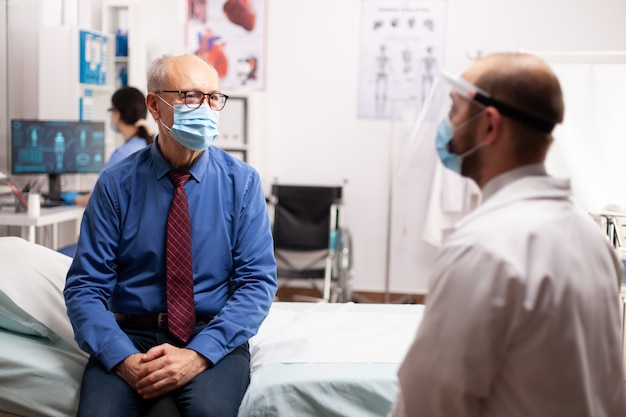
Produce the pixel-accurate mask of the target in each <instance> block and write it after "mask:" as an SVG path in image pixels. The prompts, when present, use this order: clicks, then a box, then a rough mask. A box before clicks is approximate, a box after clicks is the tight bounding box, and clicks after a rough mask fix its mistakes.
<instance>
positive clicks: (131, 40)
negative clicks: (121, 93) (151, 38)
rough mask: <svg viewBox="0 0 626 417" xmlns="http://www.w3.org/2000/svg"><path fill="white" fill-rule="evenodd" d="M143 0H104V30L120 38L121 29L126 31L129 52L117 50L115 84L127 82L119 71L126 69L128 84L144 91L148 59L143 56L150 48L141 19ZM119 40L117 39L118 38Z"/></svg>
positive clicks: (117, 86)
mask: <svg viewBox="0 0 626 417" xmlns="http://www.w3.org/2000/svg"><path fill="white" fill-rule="evenodd" d="M140 10H141V4H140V2H138V1H135V0H104V1H103V2H102V31H103V32H106V33H109V34H110V35H111V36H113V38H114V39H116V34H117V32H118V31H121V32H122V33H125V34H126V55H123V56H119V55H117V54H115V53H114V62H115V74H116V77H115V87H116V89H117V88H119V87H121V86H122V85H124V83H123V82H122V79H121V78H120V76H119V74H120V71H121V70H122V69H125V71H126V84H127V85H131V86H133V87H136V88H139V89H140V90H142V91H144V90H145V88H146V87H145V86H146V74H145V72H146V63H145V60H142V59H141V57H142V56H143V54H145V52H146V50H147V48H146V43H145V39H144V36H143V30H142V27H143V23H142V21H141V19H140V15H141V12H140ZM116 43H117V42H116Z"/></svg>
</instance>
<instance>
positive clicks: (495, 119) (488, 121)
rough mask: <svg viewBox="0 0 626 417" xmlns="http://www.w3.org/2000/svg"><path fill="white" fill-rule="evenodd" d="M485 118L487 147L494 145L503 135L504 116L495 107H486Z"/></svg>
mask: <svg viewBox="0 0 626 417" xmlns="http://www.w3.org/2000/svg"><path fill="white" fill-rule="evenodd" d="M483 112H484V114H485V116H484V118H485V121H484V129H485V130H484V134H485V139H484V140H485V143H486V144H487V145H492V144H494V143H495V142H496V141H497V140H498V139H499V138H500V136H501V135H502V128H503V126H502V124H503V122H504V121H503V120H502V115H501V114H500V112H499V111H498V110H497V109H496V108H495V107H486V108H485V110H483Z"/></svg>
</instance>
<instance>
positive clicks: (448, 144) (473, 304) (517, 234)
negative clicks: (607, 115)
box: [390, 54, 626, 417]
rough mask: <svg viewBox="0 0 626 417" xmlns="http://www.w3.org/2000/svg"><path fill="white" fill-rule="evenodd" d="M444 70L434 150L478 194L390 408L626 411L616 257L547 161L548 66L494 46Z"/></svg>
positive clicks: (559, 111)
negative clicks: (453, 71)
mask: <svg viewBox="0 0 626 417" xmlns="http://www.w3.org/2000/svg"><path fill="white" fill-rule="evenodd" d="M444 78H445V80H446V81H447V85H448V86H449V87H451V88H450V90H451V93H450V96H451V99H452V106H451V109H450V112H449V115H448V117H446V118H445V119H444V120H443V121H442V122H441V124H440V126H439V129H438V133H437V139H436V142H437V144H436V146H437V150H438V153H439V156H440V159H441V161H442V163H443V164H444V165H445V166H446V167H448V168H450V169H452V170H454V171H456V172H458V173H460V174H461V175H463V176H465V177H469V178H471V179H472V180H473V181H475V183H476V184H477V185H478V186H479V187H480V188H481V190H482V194H483V201H482V203H481V206H479V207H478V208H477V209H476V210H475V211H474V212H473V213H470V214H469V215H467V216H466V217H465V218H464V219H462V220H461V221H460V222H459V223H458V224H457V225H456V227H455V229H454V230H453V231H452V232H451V233H450V234H449V235H448V236H447V238H446V240H445V242H444V245H443V247H442V249H441V251H440V253H439V256H438V258H437V260H436V262H435V265H434V267H433V271H432V276H431V277H430V281H429V292H428V296H427V298H426V310H425V313H424V317H423V321H422V323H421V325H420V328H419V330H418V333H417V336H416V339H415V341H414V342H413V345H412V346H411V348H410V349H409V352H408V353H407V356H406V358H405V360H404V362H403V363H402V365H401V367H400V369H399V372H398V376H399V382H400V391H399V393H398V397H397V400H396V403H395V404H394V407H393V409H392V411H391V413H390V415H391V416H393V417H415V416H428V417H438V416H442V417H443V416H446V417H454V416H463V417H472V416H499V417H501V416H506V417H522V416H523V417H539V416H542V417H545V416H550V417H572V416H589V417H591V416H594V417H609V416H611V417H613V416H626V398H625V394H624V374H623V367H622V354H621V332H620V317H619V311H620V309H619V305H618V288H619V285H620V282H621V279H622V270H621V264H620V262H619V260H618V258H617V257H616V254H615V252H614V250H613V248H612V247H611V246H610V245H609V242H608V240H607V239H606V237H605V236H604V235H603V234H602V232H601V230H600V228H599V227H598V226H597V225H596V224H595V223H594V222H593V221H592V220H591V219H590V217H589V216H588V215H587V214H586V213H582V212H580V211H579V210H578V209H577V208H576V207H575V206H574V204H572V199H571V197H572V195H571V189H570V184H569V181H568V180H565V179H557V178H553V177H550V176H549V175H548V174H547V173H546V170H545V167H544V161H545V158H546V154H547V152H548V148H549V147H550V144H551V142H552V135H551V131H552V129H553V127H554V125H555V124H557V123H560V122H561V121H562V119H563V111H564V105H563V98H562V94H561V88H560V85H559V82H558V79H557V77H556V76H555V74H554V73H553V72H552V71H551V70H550V68H549V67H548V66H547V65H546V64H545V63H544V62H543V61H541V60H540V59H538V58H536V57H534V56H531V55H527V54H494V55H489V56H487V57H484V58H482V59H480V60H478V61H476V62H475V63H474V64H473V65H471V66H470V68H469V69H468V70H467V71H466V72H465V73H464V74H463V75H462V77H450V76H444ZM581 163H584V161H581Z"/></svg>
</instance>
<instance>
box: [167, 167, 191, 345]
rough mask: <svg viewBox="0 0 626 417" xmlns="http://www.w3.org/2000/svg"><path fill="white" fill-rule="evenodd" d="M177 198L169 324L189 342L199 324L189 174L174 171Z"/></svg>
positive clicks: (171, 219)
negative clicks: (192, 254)
mask: <svg viewBox="0 0 626 417" xmlns="http://www.w3.org/2000/svg"><path fill="white" fill-rule="evenodd" d="M168 175H169V177H170V180H172V183H173V184H174V187H175V189H174V197H173V198H172V205H171V207H170V212H169V216H168V218H167V252H166V258H165V259H166V276H167V327H168V330H169V332H170V333H171V334H173V335H174V336H176V337H177V338H178V339H180V340H182V341H183V342H186V341H187V340H189V337H190V336H191V334H192V333H193V329H194V327H195V324H196V314H195V306H194V300H193V269H192V264H191V223H190V221H189V204H188V202H187V194H186V193H185V183H186V182H187V181H188V180H189V176H190V174H189V173H188V172H185V171H177V170H172V171H170V172H169V173H168Z"/></svg>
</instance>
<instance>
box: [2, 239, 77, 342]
mask: <svg viewBox="0 0 626 417" xmlns="http://www.w3.org/2000/svg"><path fill="white" fill-rule="evenodd" d="M71 263H72V258H70V257H68V256H66V255H63V254H61V253H59V252H56V251H54V250H52V249H49V248H47V247H45V246H41V245H37V244H35V243H30V242H28V241H27V240H24V239H22V238H19V237H13V236H9V237H0V268H1V269H2V273H0V327H2V328H5V329H8V330H11V331H14V332H18V333H23V334H29V335H36V336H40V337H44V338H47V339H51V340H55V339H57V338H61V339H63V340H65V341H66V342H68V343H69V344H70V345H72V346H74V347H75V348H76V349H78V345H77V344H76V342H75V341H74V332H73V330H72V325H71V324H70V321H69V319H68V317H67V314H66V310H65V300H64V298H63V288H64V287H65V276H66V274H67V270H68V269H69V267H70V264H71Z"/></svg>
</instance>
